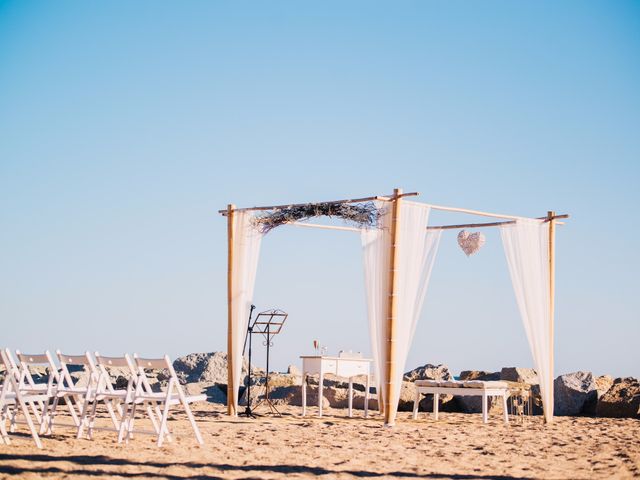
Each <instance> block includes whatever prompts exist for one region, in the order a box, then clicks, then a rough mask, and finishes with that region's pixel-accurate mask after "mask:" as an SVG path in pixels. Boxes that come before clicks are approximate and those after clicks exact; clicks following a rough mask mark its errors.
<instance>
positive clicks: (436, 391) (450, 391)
mask: <svg viewBox="0 0 640 480" xmlns="http://www.w3.org/2000/svg"><path fill="white" fill-rule="evenodd" d="M415 383H416V398H415V401H414V403H413V418H414V420H415V419H416V418H418V407H419V403H420V395H427V394H429V393H432V394H433V415H434V417H435V419H436V420H438V404H439V403H440V395H454V396H455V395H462V396H477V397H482V421H483V423H487V422H488V421H489V408H488V405H487V403H488V402H487V399H488V398H489V397H502V407H503V409H504V423H509V412H508V410H507V398H509V384H508V383H506V382H500V381H480V380H467V381H438V380H416V382H415Z"/></svg>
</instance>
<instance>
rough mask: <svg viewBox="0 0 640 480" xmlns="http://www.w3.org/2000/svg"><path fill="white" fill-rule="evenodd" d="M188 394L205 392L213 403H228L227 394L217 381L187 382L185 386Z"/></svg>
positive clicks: (208, 400) (208, 399)
mask: <svg viewBox="0 0 640 480" xmlns="http://www.w3.org/2000/svg"><path fill="white" fill-rule="evenodd" d="M183 388H184V389H185V391H186V393H187V395H200V394H202V393H204V394H205V395H206V396H207V402H211V403H221V404H226V403H227V394H226V392H224V391H222V389H221V388H220V387H219V386H218V385H217V384H215V383H207V382H199V383H187V384H186V385H185V386H184V387H183Z"/></svg>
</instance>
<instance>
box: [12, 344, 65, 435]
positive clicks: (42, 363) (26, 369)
mask: <svg viewBox="0 0 640 480" xmlns="http://www.w3.org/2000/svg"><path fill="white" fill-rule="evenodd" d="M16 357H17V359H18V362H17V363H18V369H19V370H18V388H19V389H20V392H21V393H23V394H29V395H40V397H41V400H39V401H37V402H30V404H31V406H32V411H33V413H34V417H35V418H36V420H37V421H38V423H39V426H40V433H41V434H42V433H43V430H44V426H45V424H46V423H48V415H49V407H50V400H51V399H53V398H54V397H55V395H56V387H57V384H58V368H57V367H56V364H55V363H54V361H53V358H52V357H51V354H50V353H49V351H48V350H47V351H45V352H44V353H42V354H27V353H22V352H20V350H16ZM35 367H44V368H46V369H47V370H48V372H47V375H48V379H47V382H46V383H38V382H36V381H35V380H34V378H33V372H32V369H33V368H35ZM36 403H37V405H38V406H39V407H40V411H38V410H37V409H36V408H35V406H36Z"/></svg>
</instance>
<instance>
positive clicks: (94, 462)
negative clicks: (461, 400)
mask: <svg viewBox="0 0 640 480" xmlns="http://www.w3.org/2000/svg"><path fill="white" fill-rule="evenodd" d="M12 460H20V461H27V462H42V463H54V462H68V463H73V464H76V465H78V466H92V467H95V466H132V467H137V468H140V467H147V468H157V469H165V468H170V467H183V468H189V469H194V470H195V469H201V468H211V469H215V470H220V471H221V472H246V473H247V474H249V475H252V474H253V475H255V476H248V477H244V479H245V480H249V479H261V478H263V477H262V476H261V475H260V473H261V472H264V473H272V474H281V475H283V476H284V475H287V474H293V473H299V474H309V475H313V476H321V475H330V476H336V475H351V476H353V477H357V478H376V477H395V478H427V479H429V478H430V479H442V480H444V479H453V480H472V479H489V478H491V479H497V480H529V477H512V476H509V475H475V474H453V475H451V474H444V473H426V474H419V473H413V472H383V473H381V472H368V471H365V470H331V469H328V468H323V467H310V466H306V465H230V464H224V463H196V462H184V463H174V462H154V461H146V462H139V461H136V460H129V459H125V458H114V457H106V456H104V455H70V456H50V455H44V454H32V455H13V454H10V453H0V462H2V464H0V473H3V474H8V475H24V474H27V473H40V474H51V475H55V474H61V475H68V476H72V475H82V476H87V477H110V476H113V475H116V476H118V477H124V478H158V479H162V478H169V479H178V480H181V479H195V480H217V479H222V478H224V477H218V476H215V475H209V474H203V473H201V474H198V473H197V472H195V471H194V472H191V473H189V474H188V475H187V476H184V477H182V476H176V475H171V474H168V473H163V472H162V471H159V472H153V471H151V472H149V471H145V472H122V471H113V470H98V469H84V468H60V467H57V466H53V465H51V466H44V465H43V466H28V467H27V466H25V467H18V466H13V465H7V464H6V462H10V461H12ZM221 474H223V473H221Z"/></svg>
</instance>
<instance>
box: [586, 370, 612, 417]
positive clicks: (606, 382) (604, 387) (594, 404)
mask: <svg viewBox="0 0 640 480" xmlns="http://www.w3.org/2000/svg"><path fill="white" fill-rule="evenodd" d="M595 383H596V396H595V398H589V400H588V401H586V402H585V404H584V407H583V408H582V413H584V414H585V415H595V414H596V411H597V409H598V402H600V399H601V398H602V396H603V395H604V394H605V393H607V391H608V390H609V389H610V388H611V385H613V377H612V376H611V375H601V376H600V377H596V379H595Z"/></svg>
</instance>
